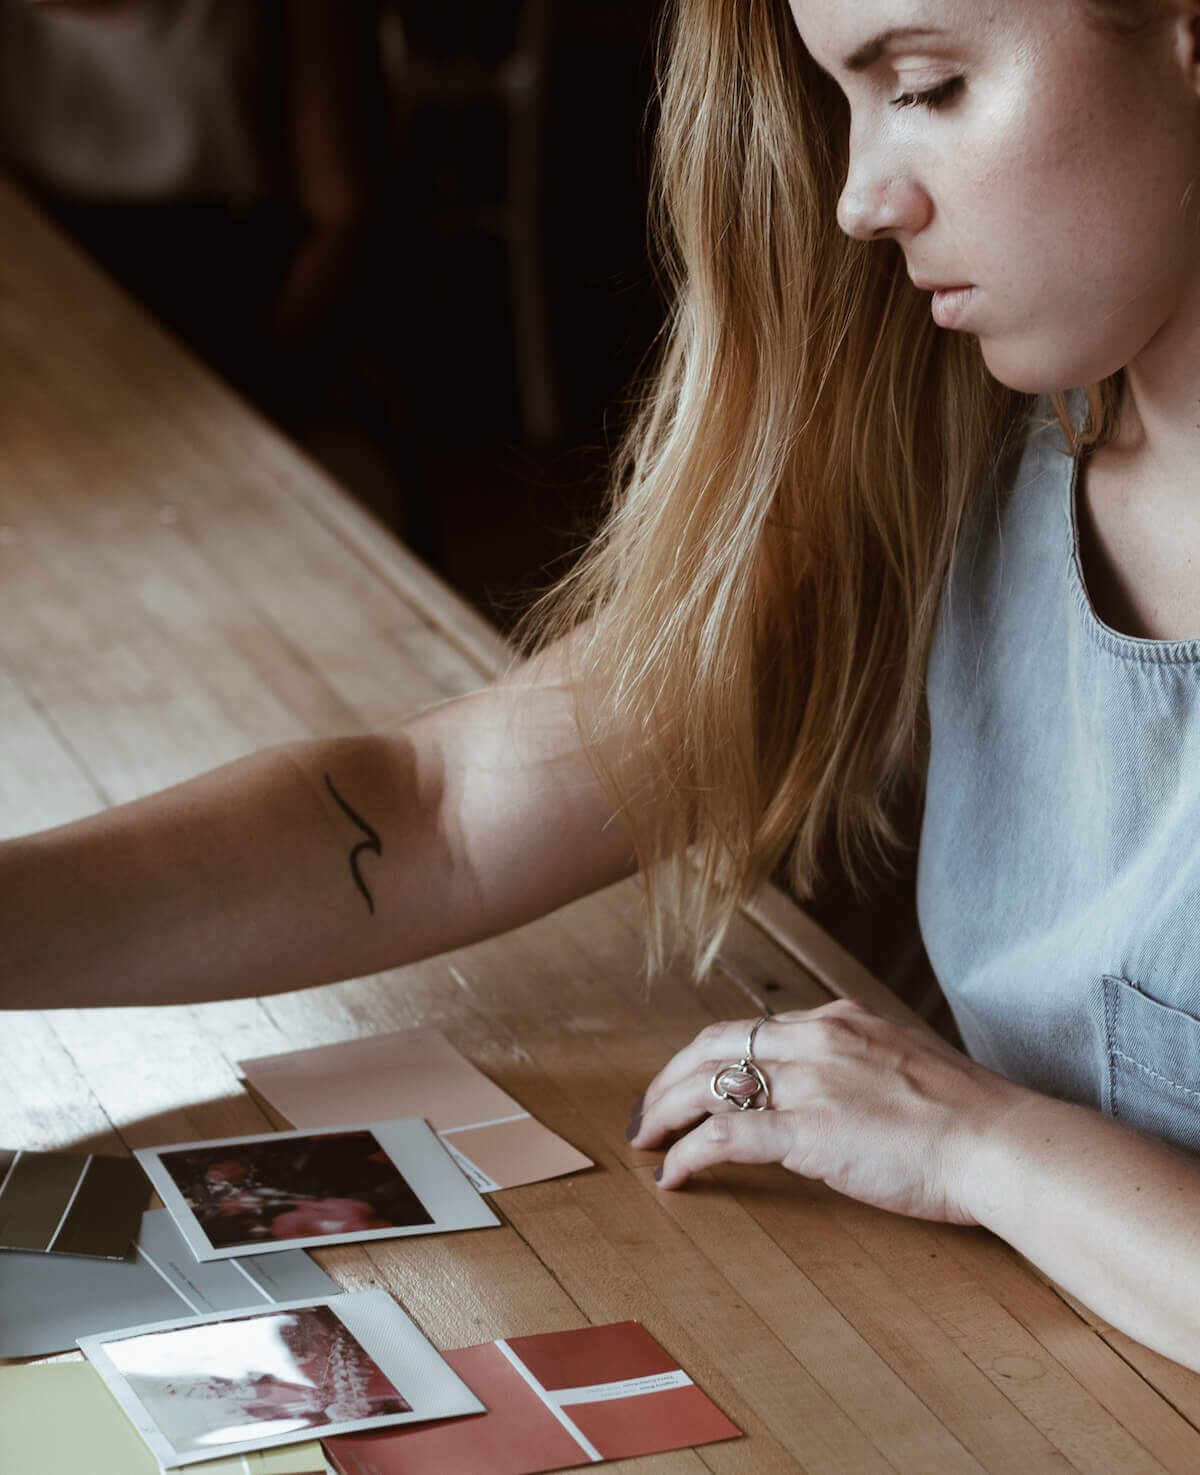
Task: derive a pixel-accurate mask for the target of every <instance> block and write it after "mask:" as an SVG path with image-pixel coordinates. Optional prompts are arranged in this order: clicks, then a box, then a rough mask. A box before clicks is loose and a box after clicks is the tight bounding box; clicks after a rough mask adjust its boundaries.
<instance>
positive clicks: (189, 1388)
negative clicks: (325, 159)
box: [104, 1306, 411, 1453]
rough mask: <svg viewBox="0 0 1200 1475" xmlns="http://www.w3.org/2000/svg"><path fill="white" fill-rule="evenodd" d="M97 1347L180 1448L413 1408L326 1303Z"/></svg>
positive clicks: (196, 1448)
mask: <svg viewBox="0 0 1200 1475" xmlns="http://www.w3.org/2000/svg"><path fill="white" fill-rule="evenodd" d="M104 1350H105V1353H106V1354H107V1356H108V1359H109V1361H110V1362H111V1363H112V1365H113V1367H114V1368H115V1369H116V1370H117V1371H118V1372H119V1373H120V1375H121V1376H122V1377H123V1378H124V1380H125V1382H126V1383H127V1384H128V1387H129V1389H130V1390H131V1392H132V1393H133V1394H134V1396H135V1397H136V1398H137V1400H138V1401H139V1402H140V1404H141V1405H142V1407H143V1408H144V1409H145V1410H146V1412H147V1413H148V1414H149V1415H150V1417H151V1418H152V1419H153V1421H154V1423H155V1424H156V1425H157V1427H158V1429H159V1430H160V1431H161V1433H162V1434H163V1435H164V1437H165V1438H166V1439H167V1440H168V1441H169V1442H170V1444H171V1446H172V1447H173V1449H174V1450H176V1451H178V1452H180V1453H195V1452H201V1451H208V1450H212V1451H213V1452H214V1453H216V1452H217V1450H218V1449H219V1448H220V1447H221V1446H224V1445H227V1444H231V1443H238V1442H240V1441H245V1440H247V1439H250V1438H255V1439H258V1438H262V1437H275V1436H280V1435H291V1434H296V1435H300V1434H301V1433H302V1431H305V1430H309V1429H316V1428H321V1427H328V1426H331V1425H335V1424H345V1423H352V1422H355V1421H358V1420H362V1419H374V1418H379V1417H382V1416H385V1415H390V1414H404V1413H408V1412H410V1411H411V1405H410V1404H409V1403H408V1401H407V1400H406V1399H405V1398H404V1396H403V1395H402V1394H401V1393H400V1391H399V1390H398V1389H397V1388H396V1387H395V1386H394V1385H393V1384H392V1383H391V1382H390V1381H389V1380H388V1378H387V1377H386V1376H385V1375H384V1373H383V1372H382V1370H381V1369H380V1367H379V1365H378V1364H377V1363H376V1362H375V1360H374V1359H373V1358H372V1357H371V1356H370V1354H369V1353H368V1352H367V1351H366V1349H365V1348H364V1347H363V1346H362V1344H361V1343H360V1342H359V1341H358V1339H357V1338H356V1337H355V1336H354V1334H353V1333H352V1332H351V1331H350V1329H349V1328H348V1327H347V1326H346V1325H345V1323H344V1322H343V1321H342V1320H341V1318H340V1317H339V1316H338V1315H337V1314H336V1313H335V1312H334V1311H333V1310H332V1309H331V1308H330V1307H328V1306H305V1307H301V1308H299V1309H293V1310H289V1311H268V1312H261V1313H257V1314H255V1315H253V1316H238V1317H230V1318H227V1319H224V1320H221V1321H210V1322H205V1323H201V1324H200V1325H196V1326H185V1327H179V1328H172V1329H169V1330H165V1331H159V1332H152V1333H149V1334H147V1335H144V1336H134V1337H128V1338H125V1339H123V1340H121V1341H112V1342H106V1343H105V1344H104Z"/></svg>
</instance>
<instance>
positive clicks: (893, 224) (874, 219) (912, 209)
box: [837, 160, 933, 241]
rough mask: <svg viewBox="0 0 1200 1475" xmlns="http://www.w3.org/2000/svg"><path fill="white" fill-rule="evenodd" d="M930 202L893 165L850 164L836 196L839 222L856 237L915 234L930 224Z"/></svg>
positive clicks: (866, 238) (920, 190) (908, 176)
mask: <svg viewBox="0 0 1200 1475" xmlns="http://www.w3.org/2000/svg"><path fill="white" fill-rule="evenodd" d="M932 213H933V205H932V202H931V200H930V198H929V196H928V195H927V194H926V192H925V190H924V189H923V188H922V187H921V185H920V184H919V183H918V182H917V181H916V180H915V179H914V178H913V177H912V176H911V175H910V174H907V173H904V172H902V171H898V170H896V169H890V170H889V169H885V168H872V166H871V164H870V161H869V160H864V161H863V163H862V164H861V165H860V164H854V163H852V164H851V166H850V172H849V174H848V175H847V177H846V183H845V186H844V187H843V189H842V194H841V198H840V199H839V200H838V207H837V219H838V225H839V226H840V227H841V228H842V230H843V231H845V233H846V234H847V235H848V236H851V237H853V239H854V240H856V241H876V240H881V239H884V238H886V237H893V238H896V237H908V236H912V235H916V234H917V233H918V232H919V231H921V230H924V228H925V227H926V226H927V225H928V224H929V220H930V217H931V215H932Z"/></svg>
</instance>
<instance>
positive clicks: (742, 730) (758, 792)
mask: <svg viewBox="0 0 1200 1475" xmlns="http://www.w3.org/2000/svg"><path fill="white" fill-rule="evenodd" d="M664 37H665V42H666V66H665V69H664V71H663V80H662V83H661V87H660V97H659V101H660V104H661V121H660V126H659V130H658V143H657V150H658V152H657V160H656V196H657V199H658V201H659V210H658V215H657V217H656V228H657V236H658V240H659V242H660V246H661V250H662V254H663V260H664V271H665V275H666V279H667V282H668V284H669V286H670V289H671V294H672V309H671V313H670V318H669V322H668V326H667V329H666V331H665V333H664V338H663V343H662V346H661V354H660V358H659V362H658V368H657V371H656V373H655V376H654V378H653V379H652V381H651V383H650V384H649V386H648V388H647V390H646V393H645V396H644V400H643V403H642V407H641V410H640V413H639V414H638V416H637V418H636V420H635V422H634V423H633V426H632V429H631V431H630V433H629V434H628V436H627V438H626V441H625V443H624V446H623V449H622V453H621V457H620V460H619V465H618V471H617V475H616V478H615V482H614V488H615V489H614V494H613V498H612V503H611V508H610V511H609V514H608V517H607V520H606V522H605V524H604V526H603V529H602V531H601V533H600V535H599V537H598V538H597V539H596V541H595V542H594V544H593V545H592V546H591V548H590V549H589V550H588V552H587V553H586V555H585V556H584V558H583V559H582V560H581V562H580V563H579V564H578V566H577V567H576V568H575V570H574V572H572V573H571V574H570V575H569V576H568V577H567V578H566V579H565V580H564V582H563V583H562V584H561V585H560V586H559V588H558V589H557V590H555V591H554V592H553V594H552V596H550V598H549V601H548V603H547V604H545V605H544V606H543V607H542V608H541V609H540V610H539V611H537V613H536V616H535V619H536V623H537V629H538V632H539V637H538V638H539V640H540V641H541V642H542V643H543V644H548V643H550V642H551V641H553V640H555V639H557V638H559V637H561V636H562V635H563V634H564V633H565V632H567V631H569V630H575V631H576V632H577V634H576V640H575V641H574V642H573V643H572V661H573V667H574V669H573V676H574V679H575V680H576V682H577V693H578V696H577V700H578V706H579V718H580V723H581V729H582V731H583V733H584V735H585V738H586V740H587V742H588V744H589V746H590V750H591V751H592V753H593V754H594V756H595V762H596V764H597V766H598V768H599V770H600V772H601V774H602V775H603V776H604V777H605V778H606V780H607V781H608V782H609V784H610V785H611V787H612V788H613V790H614V792H615V794H616V795H617V797H618V799H619V801H620V802H621V803H622V804H623V805H624V806H625V808H626V812H627V814H628V818H629V820H630V822H631V824H632V825H633V827H634V835H635V843H636V845H637V849H638V857H639V860H640V861H641V863H642V868H643V872H644V874H645V876H646V886H647V892H646V894H647V904H648V908H649V916H650V922H651V929H650V936H651V947H650V960H651V963H652V965H657V964H659V963H661V962H662V960H663V958H664V956H665V951H666V948H667V945H668V943H669V942H670V941H672V940H673V935H674V934H675V932H676V928H677V927H679V926H682V928H683V929H684V931H685V934H686V935H687V936H688V937H690V939H691V942H692V946H693V949H694V961H695V963H696V966H697V967H698V968H699V969H700V970H701V971H703V969H704V968H706V967H707V966H708V965H709V964H710V963H711V961H712V959H713V957H714V956H715V953H716V950H717V948H718V946H719V944H720V941H721V938H722V935H723V933H724V931H725V929H726V927H727V926H728V923H729V921H730V919H731V917H732V915H733V913H734V912H735V910H736V908H737V906H738V904H739V902H740V901H741V900H742V899H743V898H744V897H745V896H746V895H747V894H748V893H749V892H751V891H753V890H754V889H755V888H756V887H757V886H758V885H759V884H760V883H761V882H762V881H763V880H764V879H765V878H766V877H768V876H769V875H771V874H772V873H774V872H775V871H776V870H777V868H778V867H780V865H781V864H782V863H783V862H784V861H785V860H787V861H789V862H790V869H791V880H792V884H793V887H794V889H795V890H796V892H797V894H798V895H800V896H801V897H804V896H807V895H810V894H811V893H812V890H813V888H814V886H815V885H816V884H817V881H818V879H819V877H820V873H821V859H822V853H823V852H824V851H825V848H826V845H827V843H828V841H829V840H830V839H832V840H833V841H834V842H835V843H836V846H837V848H838V851H839V852H840V855H841V858H842V861H843V863H844V865H845V866H846V868H847V870H848V872H849V874H850V876H851V878H852V879H854V880H855V882H856V883H860V882H861V881H862V879H863V878H864V876H865V874H866V873H867V871H868V870H869V868H870V866H871V865H872V863H874V862H877V861H878V860H879V859H880V858H883V857H886V855H887V854H888V852H889V849H890V847H891V845H892V843H893V842H894V840H895V836H894V834H893V830H892V826H891V824H890V823H889V803H890V801H891V799H892V797H893V794H894V792H895V790H896V788H897V786H898V785H899V784H900V783H902V782H903V781H905V780H906V779H907V778H909V777H912V776H919V774H920V772H921V770H922V767H923V717H924V677H925V664H926V658H927V653H928V648H929V644H930V640H931V636H932V631H933V626H934V621H935V615H936V611H937V607H938V602H939V596H940V593H941V590H942V587H943V583H944V581H945V578H946V574H947V572H948V568H949V564H950V559H951V556H952V553H953V550H954V547H955V541H956V538H957V535H958V530H959V527H960V524H961V522H962V519H963V514H964V510H965V508H966V507H967V504H968V500H969V499H970V498H971V497H972V495H973V494H975V493H976V492H977V491H978V490H979V488H980V485H981V483H982V482H983V481H984V480H985V479H986V477H987V475H988V472H989V470H990V469H991V468H994V467H995V466H996V465H997V461H998V453H999V451H1000V449H1001V448H1002V446H1003V444H1004V442H1005V440H1006V437H1007V436H1008V435H1009V434H1010V433H1011V432H1014V431H1016V430H1018V428H1019V427H1020V425H1021V424H1022V423H1023V421H1024V417H1025V415H1026V413H1027V411H1028V409H1029V407H1030V402H1029V400H1028V399H1027V398H1026V397H1024V396H1020V395H1017V394H1014V393H1013V392H1012V391H1010V390H1007V389H1005V388H1003V387H1002V386H1000V385H999V384H998V383H996V381H994V380H993V379H992V378H991V377H990V375H989V374H988V373H987V371H986V369H985V367H984V365H983V361H982V358H981V356H980V353H979V350H978V345H977V343H976V342H975V340H974V339H972V338H970V337H968V336H966V335H959V334H949V333H942V332H940V331H939V330H938V329H936V328H935V326H934V325H933V323H932V322H931V320H930V317H929V308H928V302H927V299H926V297H925V296H924V295H922V294H920V293H918V292H917V291H916V289H914V288H913V287H912V286H911V284H910V283H909V281H908V278H907V275H906V273H905V271H904V268H903V262H902V259H901V256H900V253H899V251H898V249H897V248H896V247H895V246H894V245H893V244H891V243H888V244H875V245H871V246H867V245H865V244H862V243H859V242H855V241H852V240H849V239H848V238H847V237H845V236H844V235H843V234H842V233H841V232H840V230H839V229H838V226H837V223H836V216H835V210H836V202H837V199H838V195H839V192H840V188H841V182H842V179H843V177H844V174H845V168H846V156H845V155H846V147H847V136H848V120H847V117H846V113H845V107H846V105H845V102H844V100H843V98H842V96H841V93H840V92H839V91H838V89H837V87H836V86H835V85H834V84H833V83H832V82H831V81H830V79H829V78H828V77H826V76H825V75H824V73H822V72H821V71H820V70H819V68H817V67H816V66H815V64H814V63H813V62H812V61H811V59H810V58H809V56H808V54H807V52H806V51H805V49H804V47H803V46H802V44H801V42H800V40H799V38H798V36H797V34H796V32H795V29H794V25H793V22H792V19H791V16H790V14H789V11H788V8H787V5H786V3H785V0H675V4H674V6H673V9H672V11H671V13H670V15H669V17H668V22H667V27H666V30H665V33H664ZM634 755H636V764H635V765H634V770H633V771H637V772H640V773H643V774H645V775H646V783H647V784H648V786H649V789H650V790H651V791H652V794H653V803H652V804H642V803H641V800H642V799H643V798H645V797H646V796H645V795H638V794H635V793H630V792H626V791H625V790H626V787H627V783H628V781H627V780H623V779H622V778H621V775H622V774H623V773H626V774H627V773H628V772H629V771H631V770H630V769H629V768H627V767H626V766H625V765H626V760H627V759H629V758H631V757H633V756H634Z"/></svg>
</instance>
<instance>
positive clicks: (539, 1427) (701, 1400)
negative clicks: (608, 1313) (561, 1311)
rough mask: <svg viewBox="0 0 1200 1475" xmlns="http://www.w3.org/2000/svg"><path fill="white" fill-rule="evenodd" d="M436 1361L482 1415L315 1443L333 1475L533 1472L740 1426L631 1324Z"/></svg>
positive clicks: (692, 1440) (706, 1440)
mask: <svg viewBox="0 0 1200 1475" xmlns="http://www.w3.org/2000/svg"><path fill="white" fill-rule="evenodd" d="M444 1356H445V1358H446V1361H447V1362H448V1363H449V1364H450V1366H451V1367H452V1368H453V1369H454V1370H455V1372H456V1373H458V1375H459V1377H460V1378H462V1380H463V1382H464V1383H466V1384H467V1386H468V1387H469V1388H470V1389H471V1391H472V1392H473V1393H474V1394H475V1395H476V1397H477V1398H479V1399H480V1401H481V1402H483V1403H485V1404H486V1405H487V1408H488V1412H487V1413H486V1414H480V1415H476V1416H473V1417H467V1418H457V1419H441V1420H439V1421H438V1422H436V1423H429V1424H423V1425H421V1426H420V1427H419V1428H418V1427H416V1426H413V1427H412V1428H411V1429H402V1430H395V1431H388V1432H386V1433H383V1434H373V1433H372V1434H354V1435H342V1436H340V1437H336V1438H333V1439H327V1440H325V1441H324V1444H325V1450H326V1453H327V1454H328V1455H329V1458H330V1459H331V1460H332V1461H333V1463H334V1466H335V1467H336V1469H337V1470H338V1471H340V1472H341V1475H432V1472H434V1471H436V1472H437V1475H535V1472H538V1471H544V1470H562V1469H567V1468H569V1467H570V1466H573V1465H588V1464H595V1463H597V1462H598V1461H601V1460H618V1459H628V1458H631V1457H632V1456H634V1455H648V1454H659V1453H661V1452H663V1451H664V1450H670V1449H687V1448H690V1447H691V1446H692V1445H697V1444H711V1443H713V1442H714V1441H716V1440H718V1439H735V1438H738V1437H739V1436H740V1433H741V1431H740V1430H739V1429H738V1428H737V1426H736V1425H735V1424H732V1423H730V1421H729V1420H728V1419H727V1418H726V1417H725V1415H724V1414H723V1413H722V1412H721V1411H720V1409H719V1408H717V1406H716V1404H714V1403H713V1402H712V1401H711V1400H710V1399H708V1398H707V1397H706V1396H705V1395H704V1394H703V1393H702V1392H701V1391H700V1389H699V1388H697V1387H696V1385H695V1384H694V1383H693V1382H692V1380H691V1379H690V1378H689V1377H688V1375H687V1374H686V1373H685V1372H683V1371H682V1370H681V1369H680V1367H679V1365H678V1364H677V1363H676V1362H675V1360H674V1359H673V1358H672V1357H670V1356H668V1354H667V1353H666V1352H664V1351H663V1349H662V1348H661V1347H660V1346H659V1345H658V1343H657V1342H656V1341H655V1340H654V1338H653V1337H652V1336H651V1335H650V1334H649V1332H647V1331H646V1330H645V1329H644V1328H643V1327H641V1326H639V1325H638V1323H637V1322H636V1321H619V1322H614V1323H613V1324H612V1325H611V1326H595V1327H583V1328H582V1329H581V1330H579V1331H572V1332H545V1333H543V1334H542V1335H540V1336H534V1337H512V1338H510V1339H509V1340H507V1341H499V1342H485V1343H484V1344H483V1345H482V1346H480V1347H464V1348H461V1349H460V1350H459V1351H457V1352H447V1353H445V1354H444Z"/></svg>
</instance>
